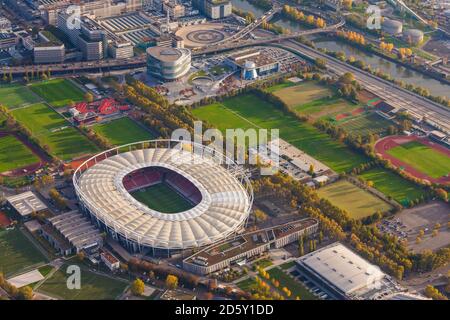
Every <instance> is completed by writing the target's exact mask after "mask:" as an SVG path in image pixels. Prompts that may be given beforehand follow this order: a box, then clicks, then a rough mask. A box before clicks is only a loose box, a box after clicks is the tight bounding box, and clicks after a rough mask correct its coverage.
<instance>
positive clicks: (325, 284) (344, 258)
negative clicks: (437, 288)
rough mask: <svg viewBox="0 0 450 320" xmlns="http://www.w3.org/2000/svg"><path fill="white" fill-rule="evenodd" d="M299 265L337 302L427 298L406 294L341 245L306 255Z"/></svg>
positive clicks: (383, 274)
mask: <svg viewBox="0 0 450 320" xmlns="http://www.w3.org/2000/svg"><path fill="white" fill-rule="evenodd" d="M296 264H297V268H298V270H299V271H300V273H301V274H302V275H303V276H304V277H305V278H307V279H308V280H309V281H311V282H313V283H314V284H315V285H316V286H317V287H319V288H320V289H321V290H322V291H324V292H325V293H326V294H327V295H328V296H330V297H332V298H334V299H337V300H342V299H345V300H386V299H406V298H409V299H423V297H422V296H419V295H414V294H404V293H405V291H406V289H405V288H403V287H401V286H400V285H399V284H397V283H396V282H395V281H394V280H393V279H391V278H390V277H389V276H388V275H387V274H385V273H384V272H382V271H381V270H380V269H379V268H378V267H377V266H375V265H373V264H371V263H369V262H368V261H366V260H365V259H363V258H361V257H360V256H359V255H357V254H356V253H354V252H353V251H351V250H350V249H348V248H347V247H345V246H344V245H342V244H341V243H339V242H335V243H333V244H330V245H328V246H326V247H323V248H321V249H319V250H316V251H313V252H311V253H309V254H307V255H304V256H303V257H301V258H299V259H297V260H296ZM400 296H401V297H400Z"/></svg>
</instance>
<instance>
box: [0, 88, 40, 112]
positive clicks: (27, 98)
mask: <svg viewBox="0 0 450 320" xmlns="http://www.w3.org/2000/svg"><path fill="white" fill-rule="evenodd" d="M40 101H42V100H41V99H40V98H39V96H37V95H36V94H34V93H33V92H32V91H31V90H30V89H29V88H28V87H26V86H23V85H19V84H2V85H1V86H0V104H2V105H4V106H6V107H8V108H9V109H14V108H17V107H20V106H23V105H26V104H32V103H37V102H40Z"/></svg>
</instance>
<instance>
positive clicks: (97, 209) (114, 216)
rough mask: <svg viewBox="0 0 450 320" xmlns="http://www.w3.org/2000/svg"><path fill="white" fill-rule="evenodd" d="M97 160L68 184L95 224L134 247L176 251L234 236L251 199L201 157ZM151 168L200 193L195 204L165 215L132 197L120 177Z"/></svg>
mask: <svg viewBox="0 0 450 320" xmlns="http://www.w3.org/2000/svg"><path fill="white" fill-rule="evenodd" d="M117 150H119V149H117ZM104 154H107V153H104ZM109 154H111V153H109ZM100 158H101V159H104V160H97V161H96V164H93V165H92V166H91V167H90V168H89V169H87V170H86V171H84V172H83V173H81V175H80V176H79V178H78V176H77V179H75V180H74V181H75V182H76V183H75V187H76V191H77V194H78V196H79V197H80V198H81V201H82V202H83V203H84V204H85V205H86V206H87V207H88V208H89V209H90V211H91V213H92V214H93V215H95V216H96V217H97V218H98V219H99V220H101V221H102V222H103V223H105V224H106V225H108V226H109V227H110V228H111V229H113V230H115V231H116V232H117V233H119V234H121V235H123V236H125V237H126V238H127V239H129V240H133V241H135V242H137V243H139V244H140V245H144V246H149V247H154V248H164V249H178V248H180V249H181V248H190V247H198V246H203V245H207V244H211V243H213V242H215V241H217V240H220V239H223V238H225V237H227V236H229V235H230V234H232V233H233V232H235V231H236V229H238V228H239V227H241V226H242V225H243V223H244V222H245V220H246V219H247V217H248V214H249V210H250V207H251V197H250V196H249V194H248V192H247V190H246V188H245V186H244V185H243V184H241V182H240V181H238V179H237V178H236V177H235V176H234V175H233V174H232V173H231V172H230V171H229V170H228V169H227V168H225V167H224V166H222V165H220V164H218V163H217V162H216V161H213V160H211V159H210V158H209V157H207V156H205V155H199V154H197V153H192V151H187V150H183V149H182V148H179V149H170V148H167V147H164V148H146V149H140V150H134V151H128V152H125V153H120V154H117V155H112V156H110V157H108V158H106V159H105V157H104V156H103V157H100V155H99V156H98V158H97V159H100ZM91 163H93V161H91ZM152 166H155V167H163V168H167V169H170V170H173V171H175V172H177V173H178V174H180V175H182V176H184V177H185V178H187V179H189V180H190V181H191V182H192V183H193V184H194V185H195V186H196V187H197V188H198V189H199V191H200V192H201V195H202V199H201V201H200V202H199V203H198V204H197V205H196V206H195V207H193V208H191V209H189V210H186V211H184V212H179V213H173V214H166V213H162V212H158V211H155V210H153V209H150V208H149V207H147V206H145V205H143V204H142V203H140V202H139V201H137V200H136V199H134V198H133V197H132V196H131V195H130V194H129V193H128V191H127V190H126V189H125V187H124V185H123V178H124V177H125V176H126V175H128V174H129V173H131V172H132V171H135V170H137V169H141V168H145V167H152ZM82 167H83V166H81V167H80V168H82Z"/></svg>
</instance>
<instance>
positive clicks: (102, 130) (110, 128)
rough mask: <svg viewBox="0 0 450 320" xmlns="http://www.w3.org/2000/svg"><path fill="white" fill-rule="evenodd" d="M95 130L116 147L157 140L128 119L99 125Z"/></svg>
mask: <svg viewBox="0 0 450 320" xmlns="http://www.w3.org/2000/svg"><path fill="white" fill-rule="evenodd" d="M93 129H94V131H95V132H97V133H98V134H100V135H102V136H104V137H105V138H106V139H108V141H109V142H110V143H112V144H114V145H116V146H120V145H123V144H128V143H132V142H137V141H142V140H149V139H153V138H155V137H153V136H152V135H151V133H149V132H148V131H147V130H145V129H144V128H142V127H141V126H139V125H138V124H137V123H136V122H134V121H133V120H131V119H130V118H127V117H125V118H121V119H117V120H113V121H111V122H108V123H102V124H97V125H95V126H94V127H93Z"/></svg>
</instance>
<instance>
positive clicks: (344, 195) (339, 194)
mask: <svg viewBox="0 0 450 320" xmlns="http://www.w3.org/2000/svg"><path fill="white" fill-rule="evenodd" d="M318 194H319V196H320V197H322V198H325V199H327V200H328V201H330V202H331V203H332V204H333V205H335V206H336V207H339V208H341V209H344V210H345V211H347V212H348V213H349V215H350V217H351V218H353V219H361V218H364V217H367V216H370V215H372V214H374V213H375V212H377V211H380V212H386V211H389V210H391V209H392V207H391V206H390V205H389V204H388V203H387V202H384V201H383V200H381V199H379V198H378V197H376V196H374V195H372V194H371V193H369V192H367V191H365V190H363V189H361V188H359V187H357V186H355V185H354V184H352V183H350V182H348V181H346V180H340V181H338V182H336V183H332V184H329V185H327V186H325V187H322V188H320V189H318Z"/></svg>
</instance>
